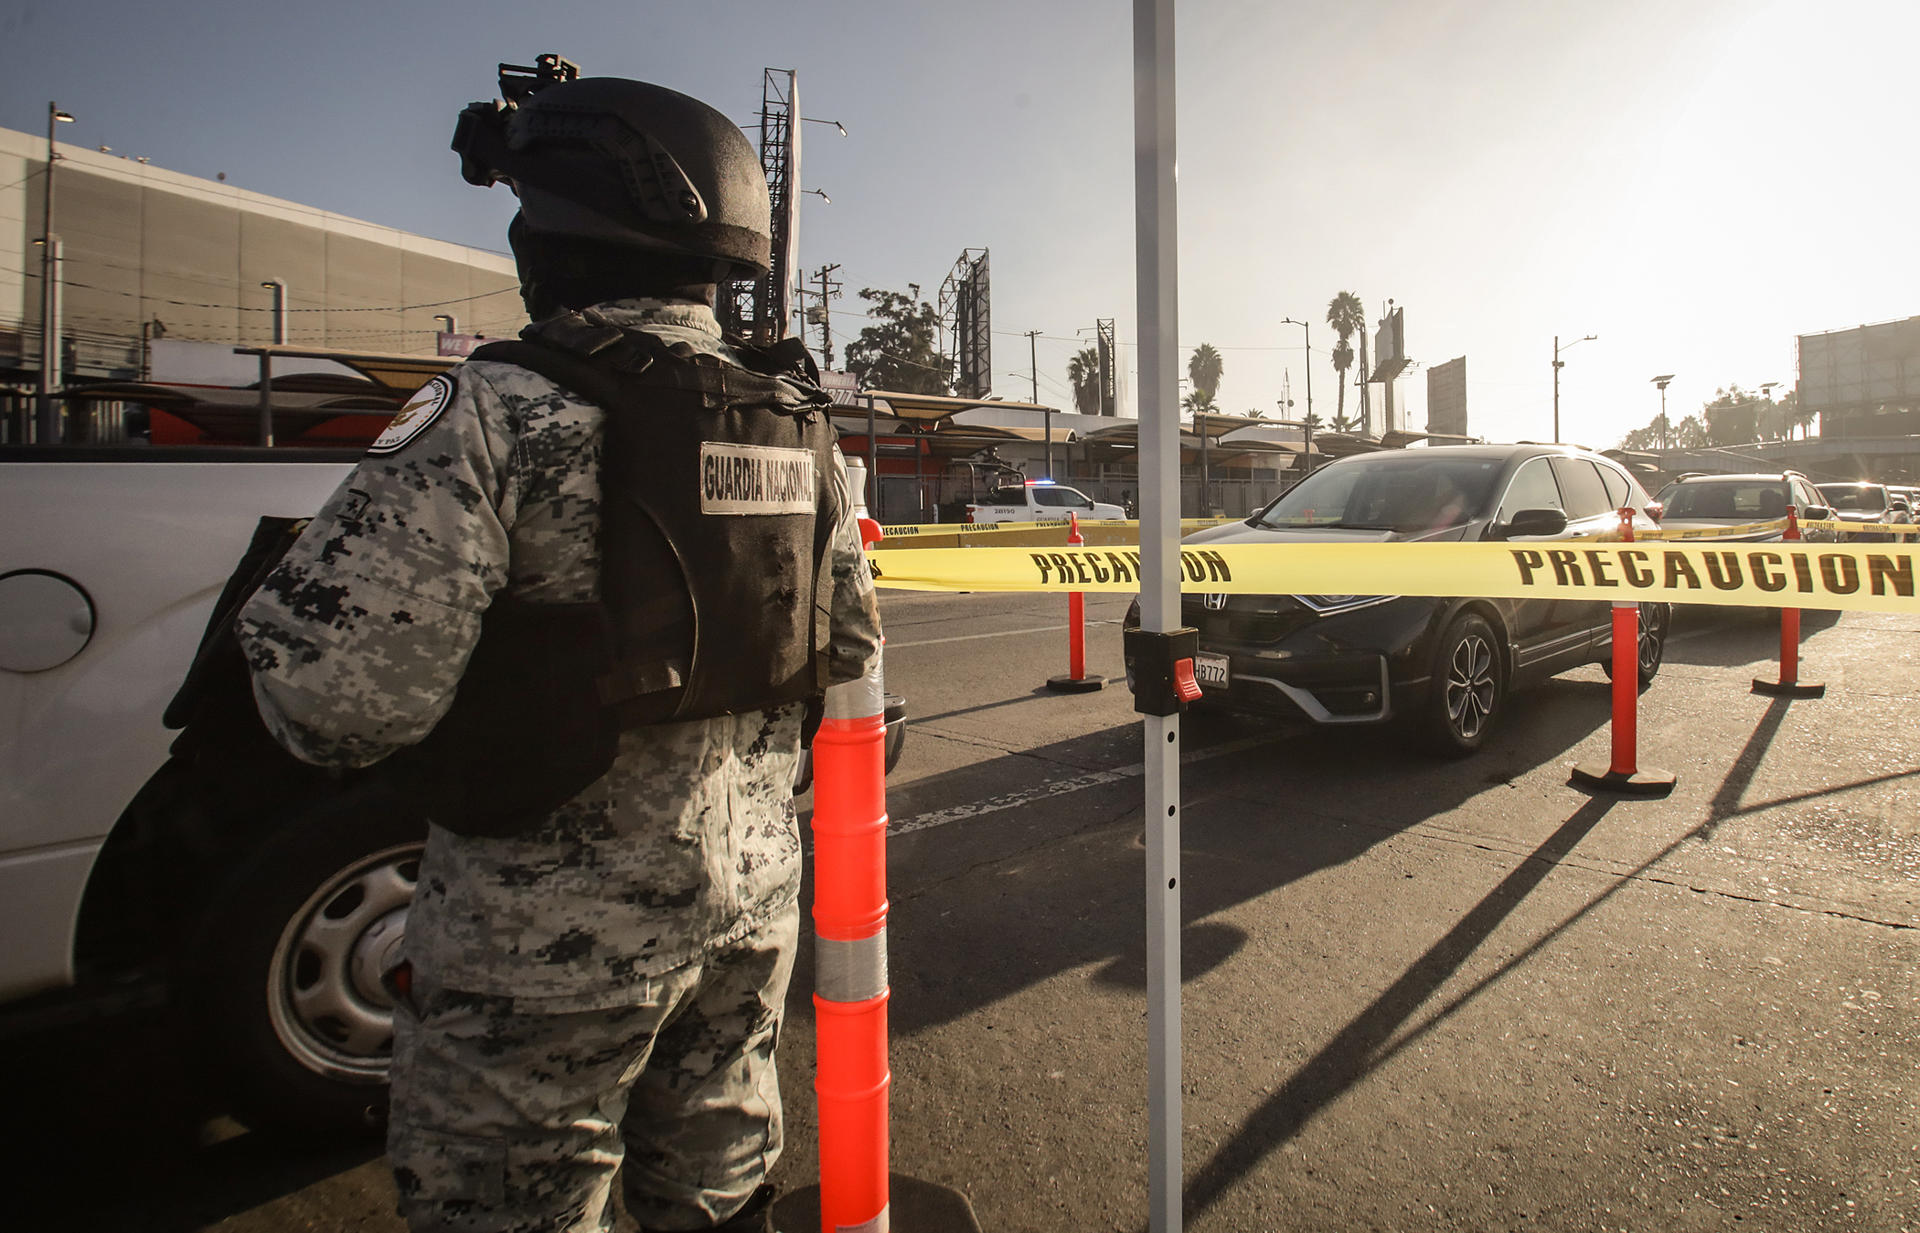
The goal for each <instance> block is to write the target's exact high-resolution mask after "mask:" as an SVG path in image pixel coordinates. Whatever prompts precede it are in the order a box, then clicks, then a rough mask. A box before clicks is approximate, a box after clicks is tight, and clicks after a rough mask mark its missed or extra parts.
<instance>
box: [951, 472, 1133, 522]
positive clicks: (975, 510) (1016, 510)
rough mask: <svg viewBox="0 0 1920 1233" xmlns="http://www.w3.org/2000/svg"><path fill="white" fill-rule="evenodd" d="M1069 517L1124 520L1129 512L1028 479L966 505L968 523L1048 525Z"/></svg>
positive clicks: (1051, 482)
mask: <svg viewBox="0 0 1920 1233" xmlns="http://www.w3.org/2000/svg"><path fill="white" fill-rule="evenodd" d="M1068 514H1078V515H1079V516H1080V517H1081V518H1083V519H1121V518H1125V517H1126V516H1127V512H1126V511H1125V510H1124V509H1121V508H1120V507H1119V506H1118V505H1108V504H1106V503H1104V502H1101V501H1096V500H1094V499H1093V498H1092V497H1090V496H1088V495H1087V494H1086V493H1084V492H1081V491H1080V490H1079V489H1078V488H1068V487H1066V486H1065V485H1062V484H1056V483H1054V482H1053V481H1052V480H1028V481H1027V482H1026V483H1025V484H1024V485H1022V486H1021V487H1018V488H1001V489H998V490H996V491H994V492H992V493H989V494H988V496H987V500H985V501H983V502H980V503H979V504H970V505H968V506H967V521H968V522H1047V521H1050V520H1052V519H1056V518H1057V519H1061V520H1062V521H1064V520H1065V519H1066V516H1067V515H1068Z"/></svg>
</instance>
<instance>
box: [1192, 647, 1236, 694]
mask: <svg viewBox="0 0 1920 1233" xmlns="http://www.w3.org/2000/svg"><path fill="white" fill-rule="evenodd" d="M1193 679H1194V680H1196V681H1198V682H1200V683H1201V684H1202V685H1212V686H1215V687H1217V688H1219V689H1225V688H1226V687H1227V684H1228V672H1227V657H1226V656H1225V655H1208V654H1206V653H1204V652H1202V653H1199V654H1196V655H1195V656H1194V657H1193Z"/></svg>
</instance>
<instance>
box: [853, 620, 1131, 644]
mask: <svg viewBox="0 0 1920 1233" xmlns="http://www.w3.org/2000/svg"><path fill="white" fill-rule="evenodd" d="M1123 619H1124V618H1121V617H1112V618H1110V619H1108V620H1104V621H1088V622H1087V624H1088V625H1118V624H1119V623H1120V622H1121V620H1123ZM1067 628H1069V627H1068V626H1065V625H1034V626H1030V627H1028V628H1026V629H1003V630H1000V631H999V632H997V633H991V634H955V635H954V636H953V637H951V638H922V639H920V640H919V641H918V642H895V641H894V640H893V639H891V638H889V639H887V649H888V650H889V651H904V650H906V649H907V648H908V647H910V646H939V645H940V644H941V643H943V642H974V641H977V640H979V639H981V638H1011V637H1013V636H1014V635H1015V634H1057V633H1059V632H1060V631H1061V630H1063V629H1067Z"/></svg>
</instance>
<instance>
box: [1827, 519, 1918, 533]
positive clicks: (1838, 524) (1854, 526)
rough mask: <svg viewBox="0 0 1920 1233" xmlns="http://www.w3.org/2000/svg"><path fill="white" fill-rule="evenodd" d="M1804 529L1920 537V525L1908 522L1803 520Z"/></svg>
mask: <svg viewBox="0 0 1920 1233" xmlns="http://www.w3.org/2000/svg"><path fill="white" fill-rule="evenodd" d="M1800 525H1801V527H1802V528H1812V529H1814V530H1820V531H1844V532H1846V533H1847V534H1849V535H1920V525H1916V524H1914V523H1907V522H1842V521H1840V520H1839V519H1838V518H1824V519H1820V520H1818V521H1813V520H1803V521H1802V522H1801V523H1800Z"/></svg>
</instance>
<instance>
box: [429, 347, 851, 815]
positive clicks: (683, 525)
mask: <svg viewBox="0 0 1920 1233" xmlns="http://www.w3.org/2000/svg"><path fill="white" fill-rule="evenodd" d="M521 337H522V339H523V340H524V341H520V342H501V343H489V344H488V345H486V346H484V347H481V348H479V349H477V350H476V351H475V352H474V353H473V355H472V357H471V358H473V359H476V360H497V361H504V362H506V363H511V364H515V365H518V366H520V367H522V368H526V369H529V370H531V371H533V372H536V373H539V374H540V375H541V376H543V377H546V378H547V379H548V380H550V381H552V382H554V383H555V384H556V385H558V386H560V387H561V388H562V389H565V390H567V391H569V392H570V393H573V394H576V395H578V396H580V397H581V398H584V399H585V400H587V401H589V402H591V403H593V404H595V405H596V406H598V407H599V408H600V409H601V411H602V412H603V413H604V420H603V424H604V428H603V434H602V441H601V462H600V490H601V499H600V539H599V548H600V561H601V564H600V600H599V601H598V602H597V603H587V604H556V605H548V604H530V603H525V602H523V601H518V600H514V599H512V598H511V597H508V596H505V595H497V596H495V598H494V602H493V604H492V605H491V606H490V607H489V608H488V610H487V613H486V615H485V616H484V617H483V618H482V622H481V634H480V641H479V644H478V645H477V646H476V648H475V650H474V654H473V656H472V658H471V659H470V660H469V662H468V665H467V669H466V671H465V673H464V674H463V676H462V678H461V682H460V688H459V691H458V693H457V694H456V695H455V699H454V703H453V706H452V708H451V710H450V711H449V712H448V714H447V716H446V717H445V718H444V719H443V720H442V721H441V722H440V724H439V725H438V726H436V727H435V729H434V731H433V733H432V734H431V735H430V736H429V737H428V739H427V741H426V742H424V743H423V744H422V745H421V746H420V747H419V755H420V758H421V760H422V761H423V762H424V763H425V768H424V769H425V772H426V780H427V782H426V784H424V785H423V787H424V788H425V791H426V793H427V808H428V810H429V813H430V815H431V816H433V817H434V819H435V820H436V821H438V822H440V823H441V824H442V825H445V826H448V827H450V829H453V830H455V831H458V832H460V833H463V834H481V835H504V834H514V833H520V832H524V831H525V830H527V829H528V828H530V827H531V826H534V825H537V824H538V822H539V820H540V819H541V818H542V817H544V816H545V814H546V813H548V812H550V811H551V810H552V809H553V808H555V807H557V806H558V805H560V804H561V803H563V802H564V801H566V800H568V799H570V798H571V797H573V796H574V795H576V794H577V793H578V792H579V791H581V790H582V789H584V788H585V787H586V786H587V785H588V784H590V783H592V782H593V781H594V780H596V779H598V778H599V777H600V776H601V775H604V774H605V773H606V771H607V769H608V767H609V766H611V764H612V761H613V754H614V750H615V748H616V746H617V742H618V734H619V732H620V731H622V730H624V729H628V728H634V727H639V726H642V725H646V724H654V723H664V722H676V721H683V720H692V719H703V718H710V717H713V716H716V715H722V714H727V713H732V712H740V711H751V710H760V709H764V708H767V707H770V706H775V705H778V704H780V703H786V702H796V701H800V700H803V699H808V698H812V697H814V696H816V695H818V694H819V693H821V691H823V690H824V689H825V687H826V681H827V672H826V654H827V648H828V645H829V639H830V634H831V629H830V620H831V612H830V605H831V603H832V598H833V579H832V565H831V561H830V559H829V554H828V547H829V543H830V540H831V537H832V534H833V530H834V527H835V526H836V525H837V524H838V522H839V520H840V518H841V516H842V515H843V513H844V508H845V501H846V500H847V499H849V498H848V496H847V494H845V493H844V492H843V491H841V486H840V485H837V484H836V483H835V482H834V476H835V470H834V441H835V435H834V430H833V426H832V424H831V422H830V420H829V419H828V416H827V414H826V410H825V408H826V406H827V405H828V403H829V401H830V400H829V398H828V396H827V395H826V394H825V393H824V392H822V391H821V390H820V388H819V386H818V384H817V383H816V379H815V370H814V368H813V364H812V361H811V359H810V358H809V357H808V356H807V353H806V349H805V347H804V346H802V345H801V344H799V342H798V340H792V339H790V340H787V341H786V342H785V343H782V344H778V345H776V346H774V347H771V348H764V349H761V348H752V347H745V346H741V345H740V344H738V343H734V344H733V348H734V350H735V352H736V353H737V354H738V355H739V356H740V357H741V359H742V360H743V361H744V362H745V363H746V364H747V365H748V367H747V368H746V369H742V368H739V367H735V366H734V365H732V364H729V363H727V362H726V361H724V360H721V359H719V358H718V357H715V356H708V355H698V354H694V353H693V352H692V351H691V350H690V349H689V348H687V347H685V346H684V345H681V346H678V347H673V346H669V345H668V344H667V343H665V342H664V341H662V340H661V339H660V338H659V337H658V336H657V335H654V334H650V333H648V332H646V331H644V330H638V329H622V328H620V327H617V326H613V325H610V324H607V323H605V322H603V321H601V320H599V319H597V318H596V317H594V316H593V315H591V314H590V313H589V314H582V313H564V314H561V315H559V316H557V317H554V318H550V319H548V320H547V321H544V322H540V323H538V324H536V325H533V326H530V327H528V328H527V329H526V330H523V331H522V333H521Z"/></svg>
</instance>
